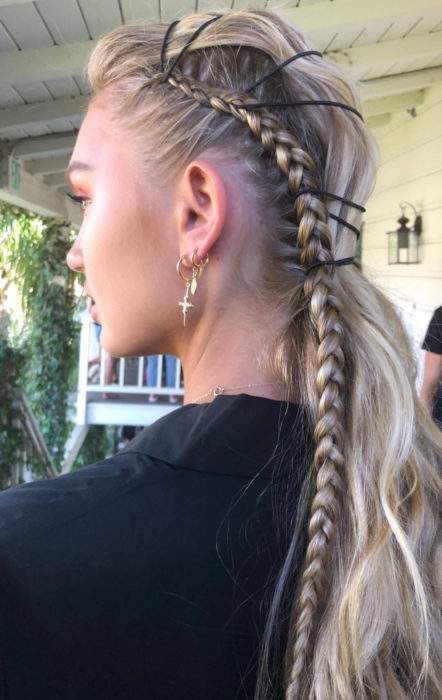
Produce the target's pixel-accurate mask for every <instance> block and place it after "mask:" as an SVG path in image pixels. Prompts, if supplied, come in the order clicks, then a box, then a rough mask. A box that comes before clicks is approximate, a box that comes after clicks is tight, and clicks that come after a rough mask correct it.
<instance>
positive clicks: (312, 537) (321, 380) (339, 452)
mask: <svg viewBox="0 0 442 700" xmlns="http://www.w3.org/2000/svg"><path fill="white" fill-rule="evenodd" d="M169 83H170V84H171V85H172V86H174V87H177V88H180V89H181V90H182V91H183V92H184V93H185V94H186V95H187V96H188V97H192V98H193V99H195V100H196V101H197V102H199V103H200V104H203V105H205V106H208V107H209V106H210V107H212V108H213V109H216V110H218V111H220V112H223V113H230V114H232V115H233V116H234V117H235V119H238V120H240V121H242V122H245V123H247V124H248V125H249V127H250V129H251V131H252V133H253V134H254V135H255V137H256V138H258V139H259V140H260V141H261V143H262V145H263V148H264V150H265V151H266V152H268V153H269V154H271V155H274V157H275V160H276V164H277V165H278V167H279V169H280V170H281V171H282V172H283V173H284V175H285V176H286V177H287V180H288V187H289V190H290V192H291V193H292V194H296V193H298V191H299V188H300V186H301V183H302V185H303V187H317V184H316V179H315V177H314V175H313V172H314V165H313V161H312V159H311V158H310V156H309V155H308V154H307V153H306V152H305V151H304V150H303V149H302V147H301V145H300V143H299V142H298V140H297V139H296V138H295V136H294V135H293V134H291V133H290V132H288V131H287V129H286V128H284V125H283V123H282V122H281V120H280V119H279V118H278V117H276V116H275V115H273V114H272V113H270V112H268V111H267V110H265V109H262V108H259V109H257V110H256V111H253V110H251V109H250V108H248V109H247V110H245V109H243V110H242V109H241V107H240V105H241V104H246V103H247V104H248V105H250V104H253V100H251V99H250V98H249V97H248V96H247V97H245V96H244V95H243V94H234V93H226V92H223V93H220V91H219V90H216V89H214V88H207V87H205V86H202V85H201V84H199V83H196V82H195V81H191V80H188V79H187V78H184V77H183V76H179V77H177V76H176V75H175V76H173V77H170V78H169ZM307 183H308V184H307ZM294 207H295V213H296V219H297V221H298V222H299V228H298V234H297V246H298V247H299V248H300V249H301V255H300V261H301V264H302V265H303V266H305V267H309V266H310V265H311V264H312V263H313V262H315V261H316V260H318V259H319V260H327V259H332V255H331V234H330V231H329V228H328V226H327V224H326V223H325V219H326V211H325V207H324V205H323V203H322V202H321V201H320V200H319V199H318V198H316V197H313V196H311V194H306V195H302V196H300V197H298V198H297V200H296V202H295V205H294ZM330 284H331V277H330V275H329V273H327V272H326V270H325V269H324V268H316V269H313V270H311V272H309V273H308V274H307V278H306V281H305V283H304V294H305V297H306V299H307V300H309V302H310V316H311V319H312V323H313V326H314V331H315V335H316V336H317V342H318V351H317V358H316V359H317V380H316V389H317V395H318V422H317V425H316V427H315V430H314V440H315V444H316V452H315V456H314V469H315V472H316V475H317V476H316V493H315V495H314V498H313V501H312V505H311V513H310V521H309V525H308V535H309V543H308V547H307V552H306V557H305V564H304V571H303V575H302V579H301V585H300V594H299V603H298V608H297V610H296V615H297V622H296V626H295V636H294V639H295V643H294V647H293V657H292V666H291V670H290V674H289V682H288V686H287V689H286V700H295V699H296V700H300V698H301V697H304V695H301V692H302V689H303V685H304V683H305V681H304V680H303V679H304V678H305V677H306V666H307V665H308V658H309V648H310V646H311V637H312V632H313V626H314V620H315V613H316V612H317V610H318V608H319V606H320V604H321V602H323V601H324V598H325V595H326V585H325V584H326V581H325V567H326V562H327V558H328V550H329V546H328V545H329V543H330V541H331V540H332V539H333V536H334V532H335V528H336V522H337V518H338V507H339V497H340V492H341V491H342V477H341V474H342V473H343V466H344V465H343V463H344V460H343V443H344V427H343V417H344V405H343V401H342V395H343V391H344V372H343V368H344V354H343V351H342V347H341V346H342V335H343V330H342V325H341V323H340V309H339V305H338V302H337V299H336V297H335V296H334V295H333V293H332V291H331V289H330ZM304 687H305V686H304Z"/></svg>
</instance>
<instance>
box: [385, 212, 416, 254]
mask: <svg viewBox="0 0 442 700" xmlns="http://www.w3.org/2000/svg"><path fill="white" fill-rule="evenodd" d="M399 207H400V210H401V217H400V218H399V219H398V224H399V228H398V229H396V231H388V232H387V236H388V264H389V265H412V264H415V263H418V262H420V259H419V243H420V236H421V233H422V217H421V216H420V215H419V214H418V213H417V211H416V209H415V208H414V206H413V205H412V204H410V202H401V203H400V204H399ZM407 207H411V209H412V210H413V212H414V215H415V219H414V225H413V228H409V227H408V226H407V224H408V222H409V221H410V219H407V217H406V216H405V209H406V208H407Z"/></svg>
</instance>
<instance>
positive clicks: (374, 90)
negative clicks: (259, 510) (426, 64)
mask: <svg viewBox="0 0 442 700" xmlns="http://www.w3.org/2000/svg"><path fill="white" fill-rule="evenodd" d="M441 83H442V67H441V68H425V69H424V70H415V71H410V72H409V73H401V74H400V75H387V76H386V77H385V78H375V79H374V80H364V81H362V82H361V86H362V97H363V99H364V100H374V99H379V98H381V97H386V96H391V95H400V94H401V93H403V92H410V91H413V90H422V89H423V88H428V87H432V86H433V85H440V84H441Z"/></svg>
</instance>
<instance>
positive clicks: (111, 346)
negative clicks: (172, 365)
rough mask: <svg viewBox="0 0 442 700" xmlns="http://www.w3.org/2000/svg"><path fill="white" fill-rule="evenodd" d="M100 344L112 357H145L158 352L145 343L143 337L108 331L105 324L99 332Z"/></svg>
mask: <svg viewBox="0 0 442 700" xmlns="http://www.w3.org/2000/svg"><path fill="white" fill-rule="evenodd" d="M101 346H102V348H103V349H104V350H106V352H108V353H109V354H110V355H113V356H114V357H146V356H147V355H156V354H158V353H157V351H156V350H152V348H149V347H148V346H147V344H146V339H145V338H139V337H130V336H129V335H128V334H127V332H126V333H122V334H121V335H120V334H118V335H116V334H112V333H109V332H108V329H106V327H105V326H103V330H102V333H101Z"/></svg>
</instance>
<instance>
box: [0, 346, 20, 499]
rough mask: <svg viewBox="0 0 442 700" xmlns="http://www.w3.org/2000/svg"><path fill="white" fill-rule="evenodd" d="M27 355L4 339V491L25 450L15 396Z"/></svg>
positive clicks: (0, 428)
mask: <svg viewBox="0 0 442 700" xmlns="http://www.w3.org/2000/svg"><path fill="white" fill-rule="evenodd" d="M23 362H24V356H23V352H22V351H21V350H20V349H18V348H12V347H10V345H9V344H8V342H7V341H6V338H1V337H0V446H1V449H0V488H1V489H4V488H6V486H8V482H9V478H10V475H11V472H12V470H13V468H14V467H15V464H16V460H17V453H18V450H19V449H23V445H22V443H23V435H22V433H21V431H20V430H19V428H17V427H16V426H15V424H14V423H15V417H16V416H15V410H14V405H13V404H14V396H15V394H16V391H17V390H18V389H19V388H20V371H21V368H22V366H23Z"/></svg>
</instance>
